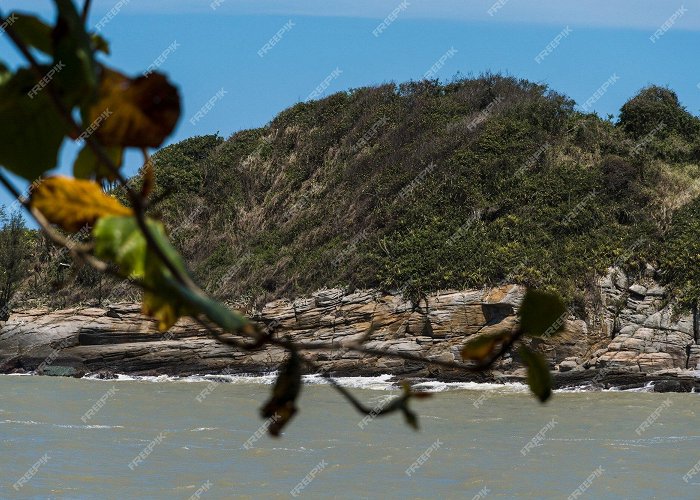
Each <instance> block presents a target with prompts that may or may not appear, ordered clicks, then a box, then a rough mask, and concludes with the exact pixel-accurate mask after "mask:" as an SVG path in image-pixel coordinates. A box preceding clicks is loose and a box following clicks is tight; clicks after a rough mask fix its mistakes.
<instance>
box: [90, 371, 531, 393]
mask: <svg viewBox="0 0 700 500" xmlns="http://www.w3.org/2000/svg"><path fill="white" fill-rule="evenodd" d="M83 378H85V379H88V380H99V381H102V380H104V381H106V382H115V381H116V382H152V383H161V382H184V383H209V382H211V381H215V382H226V383H231V384H261V385H271V384H274V382H275V380H276V378H277V372H271V373H266V374H237V375H217V374H211V375H190V376H187V377H178V376H168V375H158V376H149V375H144V376H140V375H125V374H117V375H116V378H112V379H102V378H100V377H99V376H98V375H95V374H89V375H86V376H85V377H83ZM334 379H335V380H336V381H337V382H338V383H339V384H341V385H342V386H343V387H348V388H351V389H366V390H374V391H396V390H399V389H400V386H399V381H400V380H401V379H400V378H399V377H395V376H394V375H389V374H383V375H378V376H375V377H334ZM303 381H304V383H305V384H307V385H328V384H329V382H328V380H327V379H326V378H325V377H324V376H323V375H321V374H313V375H304V376H303ZM412 387H414V388H415V389H417V390H421V391H426V392H443V391H451V390H467V391H497V392H504V393H509V392H510V393H520V392H527V386H526V385H525V384H522V383H519V382H508V383H505V384H500V383H489V382H440V381H437V380H422V381H419V382H416V383H414V384H412Z"/></svg>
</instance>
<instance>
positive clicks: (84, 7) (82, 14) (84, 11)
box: [80, 0, 92, 24]
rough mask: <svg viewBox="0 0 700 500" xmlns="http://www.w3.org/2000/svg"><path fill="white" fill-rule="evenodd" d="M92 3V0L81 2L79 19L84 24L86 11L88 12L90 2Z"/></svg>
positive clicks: (86, 15) (86, 16)
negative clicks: (81, 10) (81, 8)
mask: <svg viewBox="0 0 700 500" xmlns="http://www.w3.org/2000/svg"><path fill="white" fill-rule="evenodd" d="M91 3H92V0H85V3H84V4H83V12H82V13H81V15H80V20H81V21H82V22H83V24H85V23H86V22H87V18H88V13H89V12H90V4H91Z"/></svg>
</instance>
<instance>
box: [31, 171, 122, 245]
mask: <svg viewBox="0 0 700 500" xmlns="http://www.w3.org/2000/svg"><path fill="white" fill-rule="evenodd" d="M30 203H31V206H32V207H34V208H36V209H37V210H39V211H40V212H41V213H42V214H44V217H46V218H47V219H48V221H49V222H51V223H53V224H57V225H59V226H60V227H62V228H63V229H65V230H66V231H68V232H71V233H74V232H77V231H79V230H80V229H81V228H82V227H84V226H86V225H87V226H94V225H95V222H97V219H99V218H100V217H104V216H106V215H122V216H130V215H133V211H132V210H131V209H130V208H127V207H125V206H124V205H122V204H121V203H119V202H118V201H117V200H116V199H115V198H114V197H112V196H110V195H108V194H105V193H104V192H103V191H102V188H101V187H100V185H99V184H97V183H96V182H93V181H88V180H82V179H72V178H70V177H62V176H56V177H49V178H48V179H45V180H43V181H42V182H41V183H40V184H39V185H38V186H37V187H36V188H35V189H34V190H33V191H32V197H31V200H30Z"/></svg>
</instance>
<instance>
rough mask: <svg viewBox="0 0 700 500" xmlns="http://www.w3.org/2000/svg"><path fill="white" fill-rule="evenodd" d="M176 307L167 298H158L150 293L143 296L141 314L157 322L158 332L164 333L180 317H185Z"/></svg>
mask: <svg viewBox="0 0 700 500" xmlns="http://www.w3.org/2000/svg"><path fill="white" fill-rule="evenodd" d="M179 309H180V308H179V307H178V305H177V304H176V303H175V302H174V301H172V300H169V299H168V298H164V297H160V296H158V295H156V294H154V293H151V292H145V293H144V294H143V306H142V312H143V314H145V315H146V316H150V317H151V318H154V319H156V320H158V330H159V331H161V332H165V331H167V330H168V329H170V327H171V326H173V325H174V324H175V323H177V320H178V318H179V317H180V316H183V315H185V313H183V312H182V311H180V310H179Z"/></svg>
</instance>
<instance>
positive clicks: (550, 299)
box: [518, 290, 567, 337]
mask: <svg viewBox="0 0 700 500" xmlns="http://www.w3.org/2000/svg"><path fill="white" fill-rule="evenodd" d="M518 315H519V316H520V328H521V329H522V331H523V332H524V333H525V334H526V335H530V336H534V337H540V336H542V335H547V336H550V335H553V334H555V333H557V332H559V331H560V330H561V329H562V328H563V327H564V323H565V321H566V316H567V310H566V306H564V302H563V301H562V300H561V297H559V295H557V294H555V293H549V292H542V291H539V290H528V291H527V292H526V293H525V297H524V298H523V302H522V304H521V305H520V310H519V311H518Z"/></svg>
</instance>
